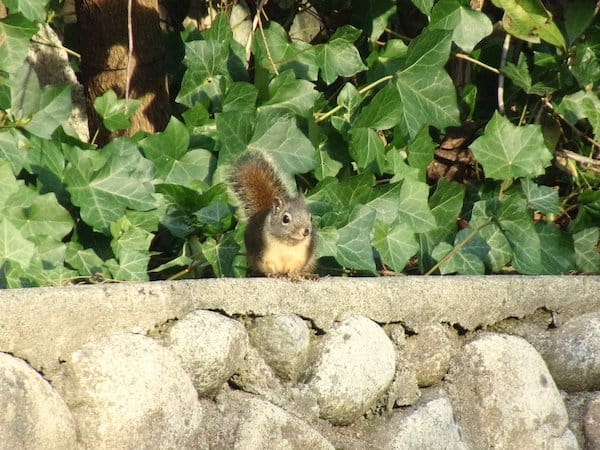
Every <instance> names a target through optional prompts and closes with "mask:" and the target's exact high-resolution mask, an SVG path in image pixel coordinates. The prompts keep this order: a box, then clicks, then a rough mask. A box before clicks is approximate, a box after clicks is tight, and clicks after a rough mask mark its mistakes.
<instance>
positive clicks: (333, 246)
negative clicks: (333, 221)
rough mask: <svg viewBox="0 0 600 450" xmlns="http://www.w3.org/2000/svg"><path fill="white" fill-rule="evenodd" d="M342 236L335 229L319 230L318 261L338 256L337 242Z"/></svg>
mask: <svg viewBox="0 0 600 450" xmlns="http://www.w3.org/2000/svg"><path fill="white" fill-rule="evenodd" d="M339 238H340V235H339V233H338V230H337V228H335V227H324V228H320V229H319V233H318V235H317V255H316V257H317V259H319V258H323V257H325V256H333V257H335V256H336V255H337V241H338V240H339Z"/></svg>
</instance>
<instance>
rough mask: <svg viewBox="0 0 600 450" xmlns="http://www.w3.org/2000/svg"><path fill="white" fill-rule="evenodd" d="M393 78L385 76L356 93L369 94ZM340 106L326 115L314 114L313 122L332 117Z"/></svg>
mask: <svg viewBox="0 0 600 450" xmlns="http://www.w3.org/2000/svg"><path fill="white" fill-rule="evenodd" d="M393 77H394V76H393V75H386V76H385V77H382V78H380V79H379V80H376V81H373V82H372V83H371V84H368V85H366V86H365V87H363V88H361V89H360V90H359V91H358V93H359V94H361V95H362V94H364V93H366V92H369V91H370V90H371V89H373V88H374V87H376V86H379V85H380V84H381V83H385V82H386V81H388V80H391V79H392V78H393ZM342 107H343V106H342V105H338V106H336V107H335V108H333V109H331V110H330V111H327V112H326V113H321V112H320V111H319V112H316V113H315V114H314V117H315V122H317V123H319V122H323V121H324V120H325V119H328V118H329V117H331V116H333V115H334V114H335V113H336V112H338V111H339V110H340V109H342Z"/></svg>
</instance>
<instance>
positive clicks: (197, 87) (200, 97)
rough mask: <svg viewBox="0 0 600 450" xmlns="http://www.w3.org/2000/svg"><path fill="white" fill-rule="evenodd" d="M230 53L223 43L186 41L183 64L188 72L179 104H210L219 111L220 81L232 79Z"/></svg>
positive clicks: (180, 93)
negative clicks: (205, 102)
mask: <svg viewBox="0 0 600 450" xmlns="http://www.w3.org/2000/svg"><path fill="white" fill-rule="evenodd" d="M228 52H229V47H228V46H227V44H225V43H222V42H215V41H192V42H186V43H185V57H184V59H183V62H184V64H185V65H186V66H187V70H186V71H185V74H184V76H183V79H182V80H181V89H180V90H179V94H178V95H177V98H176V101H178V102H179V103H182V104H184V105H186V106H189V107H192V106H194V104H195V103H197V102H203V101H210V102H212V104H213V106H214V107H215V108H216V109H220V108H221V106H222V99H221V97H222V94H223V93H222V91H221V87H220V80H221V78H222V77H226V78H227V77H229V72H228V70H227V58H228Z"/></svg>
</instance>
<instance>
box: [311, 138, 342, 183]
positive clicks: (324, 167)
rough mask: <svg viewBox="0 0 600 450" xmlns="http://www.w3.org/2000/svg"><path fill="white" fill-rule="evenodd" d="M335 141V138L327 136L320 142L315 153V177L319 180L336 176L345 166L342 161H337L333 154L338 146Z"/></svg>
mask: <svg viewBox="0 0 600 450" xmlns="http://www.w3.org/2000/svg"><path fill="white" fill-rule="evenodd" d="M333 141H334V138H330V137H325V139H324V140H323V141H322V142H321V143H320V144H319V148H318V150H317V152H316V153H315V159H316V167H315V177H316V178H317V180H322V179H324V178H326V177H335V176H336V175H337V174H338V172H339V171H340V169H341V168H342V167H343V165H342V163H341V162H340V161H337V160H336V159H334V158H333V157H332V156H331V153H333V151H334V150H335V148H336V145H335V143H334V142H333Z"/></svg>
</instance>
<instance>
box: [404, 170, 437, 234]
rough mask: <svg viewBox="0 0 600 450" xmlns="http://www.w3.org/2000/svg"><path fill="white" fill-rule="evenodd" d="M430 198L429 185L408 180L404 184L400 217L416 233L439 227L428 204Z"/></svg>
mask: <svg viewBox="0 0 600 450" xmlns="http://www.w3.org/2000/svg"><path fill="white" fill-rule="evenodd" d="M428 197H429V186H427V184H425V183H423V182H420V181H416V180H411V179H408V178H407V179H405V180H404V181H403V182H402V187H401V188H400V199H399V202H398V217H399V218H400V220H401V221H402V222H404V223H406V224H408V225H409V226H410V227H411V229H412V230H413V231H414V232H416V233H424V232H426V231H430V230H433V229H434V228H435V227H436V225H437V224H436V221H435V217H434V216H433V214H432V213H431V210H430V209H429V206H428V204H427V198H428Z"/></svg>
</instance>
